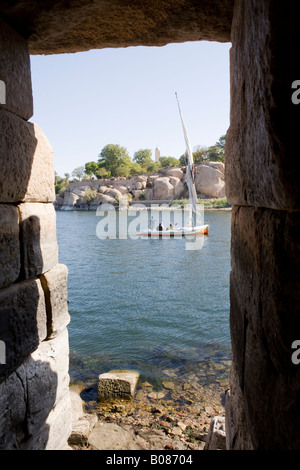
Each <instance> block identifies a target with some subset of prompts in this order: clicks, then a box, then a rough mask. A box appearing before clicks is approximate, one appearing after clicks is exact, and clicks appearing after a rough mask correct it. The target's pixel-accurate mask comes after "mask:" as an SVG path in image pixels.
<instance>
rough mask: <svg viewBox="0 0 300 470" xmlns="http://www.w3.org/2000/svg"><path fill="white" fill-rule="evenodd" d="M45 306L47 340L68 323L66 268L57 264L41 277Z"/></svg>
mask: <svg viewBox="0 0 300 470" xmlns="http://www.w3.org/2000/svg"><path fill="white" fill-rule="evenodd" d="M40 279H41V283H42V286H43V289H44V292H45V298H46V306H47V324H48V338H51V337H53V336H55V335H56V334H57V333H58V331H60V330H61V329H62V328H65V327H66V326H67V324H68V323H69V321H70V315H69V311H68V291H67V280H68V268H67V267H66V266H65V265H63V264H57V265H56V266H54V268H52V269H50V270H49V271H47V272H46V273H45V274H43V275H42V276H41V278H40Z"/></svg>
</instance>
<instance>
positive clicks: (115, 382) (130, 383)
mask: <svg viewBox="0 0 300 470" xmlns="http://www.w3.org/2000/svg"><path fill="white" fill-rule="evenodd" d="M139 375H140V374H139V373H138V372H135V371H131V370H111V371H109V372H107V373H105V374H101V375H99V378H98V400H99V401H103V400H107V399H110V398H124V399H130V398H132V397H133V396H134V394H135V390H136V386H137V382H138V379H139Z"/></svg>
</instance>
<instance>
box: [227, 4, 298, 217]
mask: <svg viewBox="0 0 300 470" xmlns="http://www.w3.org/2000/svg"><path fill="white" fill-rule="evenodd" d="M299 15H300V4H299V3H297V4H293V8H290V7H289V6H288V5H287V4H285V5H283V4H281V3H280V2H271V1H270V0H265V1H261V0H255V1H254V2H245V1H243V0H238V1H236V2H235V13H234V19H233V24H232V44H233V45H232V49H231V54H230V60H231V74H230V75H231V85H230V88H231V111H230V114H231V120H230V121H231V122H230V128H229V131H228V135H227V139H226V150H225V152H226V168H225V174H226V195H227V199H228V201H229V203H230V204H236V205H245V206H248V205H249V206H255V207H267V208H273V209H280V210H299V208H300V185H299V170H300V162H299V158H298V157H297V154H298V147H299V141H298V134H299V132H298V123H299V118H300V106H299V105H298V106H297V105H294V104H293V103H292V99H291V98H292V93H293V90H292V83H293V82H294V81H295V80H296V79H297V77H298V76H299V68H300V63H299V57H298V55H297V54H296V53H295V54H293V53H290V54H287V51H297V50H299V48H300V38H299V24H298V18H299ZM246 32H247V33H246ZM295 55H296V56H297V59H295Z"/></svg>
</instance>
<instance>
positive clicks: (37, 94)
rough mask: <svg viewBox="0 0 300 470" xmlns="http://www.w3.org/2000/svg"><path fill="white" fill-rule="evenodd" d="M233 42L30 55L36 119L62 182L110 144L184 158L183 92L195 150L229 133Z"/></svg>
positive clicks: (185, 112) (185, 116)
mask: <svg viewBox="0 0 300 470" xmlns="http://www.w3.org/2000/svg"><path fill="white" fill-rule="evenodd" d="M230 46H231V45H230V44H220V43H213V42H189V43H182V44H169V45H167V46H164V47H130V48H120V49H101V50H93V51H89V52H81V53H76V54H61V55H54V56H31V69H32V87H33V96H34V115H33V118H32V119H31V121H33V122H36V123H38V124H39V125H40V127H41V128H42V130H43V131H44V133H45V134H46V136H47V137H48V139H49V141H50V143H51V145H52V147H53V151H54V166H55V170H56V171H57V173H58V174H59V175H61V176H63V175H64V173H71V172H72V171H73V170H74V168H76V167H78V166H82V165H84V164H85V163H86V162H88V161H97V159H98V155H99V153H100V152H101V150H102V148H103V147H104V146H105V145H107V144H119V145H122V146H124V147H126V148H127V150H128V153H129V155H130V156H131V157H133V154H134V152H136V151H137V150H139V149H145V148H150V149H151V150H152V152H153V159H154V151H155V147H156V146H158V147H159V148H160V151H161V156H173V157H176V158H178V157H180V155H182V154H183V153H184V152H185V142H184V137H183V132H182V128H181V122H180V117H179V113H178V108H177V102H176V98H175V92H177V93H178V98H179V101H180V106H181V110H182V114H183V117H184V120H185V123H186V127H187V131H188V134H189V139H190V143H191V146H192V147H196V146H197V145H203V146H210V145H213V144H215V142H216V141H217V140H218V139H219V137H220V136H221V135H223V134H225V133H226V131H227V129H228V127H229V49H230Z"/></svg>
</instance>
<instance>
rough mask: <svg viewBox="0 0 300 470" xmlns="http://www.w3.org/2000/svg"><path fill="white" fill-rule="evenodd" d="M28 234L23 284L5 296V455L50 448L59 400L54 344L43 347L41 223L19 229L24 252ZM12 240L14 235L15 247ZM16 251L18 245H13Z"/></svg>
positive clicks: (33, 220) (1, 442) (1, 335)
mask: <svg viewBox="0 0 300 470" xmlns="http://www.w3.org/2000/svg"><path fill="white" fill-rule="evenodd" d="M28 233H34V237H32V238H31V239H30V240H31V244H30V245H29V244H28V243H25V245H26V250H25V251H24V250H20V256H19V259H20V263H19V268H20V269H19V275H18V278H17V281H18V282H14V283H13V284H11V285H10V286H8V287H5V288H3V289H1V290H0V318H1V321H0V339H1V341H2V343H1V344H2V346H3V344H4V345H5V348H4V347H2V353H3V352H4V353H5V357H3V354H2V357H1V361H0V397H1V402H0V417H1V419H0V449H1V450H9V449H34V448H37V449H43V448H45V446H46V444H47V441H48V436H49V425H48V424H47V423H46V420H47V417H48V415H49V413H50V411H51V410H52V409H53V406H54V404H55V401H56V395H57V384H58V380H57V374H56V373H55V372H54V371H53V370H52V369H51V364H50V362H48V361H47V357H50V355H49V354H48V355H47V348H49V344H48V342H44V343H42V342H43V340H45V339H46V338H47V312H46V302H45V295H44V291H43V289H42V285H41V282H40V279H39V278H38V273H39V272H40V271H41V269H42V267H43V256H42V250H41V247H40V243H39V240H40V222H39V218H38V217H35V216H32V217H30V218H28V219H26V220H24V222H23V225H22V224H21V225H20V234H21V236H20V241H21V243H20V245H21V246H22V242H24V240H26V234H28ZM13 234H15V231H14V232H13V233H12V234H11V238H10V242H12V241H13V238H14V237H13ZM7 237H8V233H6V236H3V234H0V242H2V243H0V244H1V245H2V244H3V241H4V242H8V241H9V240H8V239H7ZM4 245H7V243H6V244H5V243H4ZM15 245H16V240H14V243H11V246H13V247H15ZM23 246H24V245H23ZM14 272H15V269H14ZM15 275H16V274H15ZM38 346H40V347H39V349H37V348H38ZM49 361H50V360H49Z"/></svg>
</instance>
